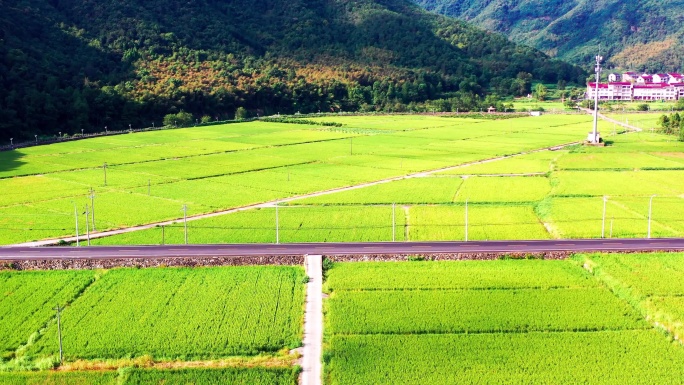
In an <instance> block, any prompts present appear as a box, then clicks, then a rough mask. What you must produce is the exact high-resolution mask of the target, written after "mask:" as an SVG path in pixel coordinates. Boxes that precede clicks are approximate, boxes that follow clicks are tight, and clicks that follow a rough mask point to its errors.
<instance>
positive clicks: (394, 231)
mask: <svg viewBox="0 0 684 385" xmlns="http://www.w3.org/2000/svg"><path fill="white" fill-rule="evenodd" d="M396 206H397V204H396V203H392V242H396V241H397V219H396Z"/></svg>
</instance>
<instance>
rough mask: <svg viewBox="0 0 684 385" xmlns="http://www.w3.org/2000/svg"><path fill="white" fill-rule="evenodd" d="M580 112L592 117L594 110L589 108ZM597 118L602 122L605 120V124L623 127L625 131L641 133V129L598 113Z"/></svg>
mask: <svg viewBox="0 0 684 385" xmlns="http://www.w3.org/2000/svg"><path fill="white" fill-rule="evenodd" d="M582 111H584V112H586V113H587V114H589V115H593V114H594V110H591V109H589V108H582ZM598 117H599V118H601V119H603V120H605V121H606V122H609V123H614V124H617V125H618V126H620V127H624V128H626V129H628V130H630V131H636V132H641V131H643V130H642V129H641V128H639V127H637V126H632V125H630V124H627V123H625V122H621V121H619V120H615V119H613V118H609V117H607V116H605V115H603V114H602V113H600V112H599V114H598Z"/></svg>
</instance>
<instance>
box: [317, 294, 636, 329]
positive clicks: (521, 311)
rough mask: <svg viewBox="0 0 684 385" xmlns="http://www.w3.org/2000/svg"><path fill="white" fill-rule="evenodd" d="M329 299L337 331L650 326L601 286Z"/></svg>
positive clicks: (330, 319)
mask: <svg viewBox="0 0 684 385" xmlns="http://www.w3.org/2000/svg"><path fill="white" fill-rule="evenodd" d="M327 303H328V314H329V317H328V325H329V328H327V329H326V330H327V331H329V332H331V333H336V334H377V333H391V334H406V333H418V334H423V333H477V332H523V331H525V332H529V331H591V330H607V329H609V330H615V329H634V328H646V327H647V326H648V325H647V324H646V323H645V322H644V321H643V320H641V317H640V315H639V314H638V313H637V312H635V311H634V310H633V309H631V308H630V307H629V305H627V304H626V303H624V302H622V301H620V300H619V299H617V298H616V297H615V296H613V295H612V294H610V292H608V291H607V290H605V289H602V288H600V289H599V288H591V289H584V288H583V289H551V290H539V289H520V290H375V291H339V292H335V293H333V294H332V296H331V297H330V299H328V302H327ZM597 309H601V311H600V313H599V312H597ZM392 315H394V316H392Z"/></svg>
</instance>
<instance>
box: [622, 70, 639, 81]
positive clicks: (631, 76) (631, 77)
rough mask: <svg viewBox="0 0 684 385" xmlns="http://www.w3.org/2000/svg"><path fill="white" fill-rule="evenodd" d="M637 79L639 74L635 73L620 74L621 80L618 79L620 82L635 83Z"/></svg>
mask: <svg viewBox="0 0 684 385" xmlns="http://www.w3.org/2000/svg"><path fill="white" fill-rule="evenodd" d="M638 77H639V74H637V73H636V72H632V71H629V72H624V73H623V74H622V79H620V80H622V81H623V82H632V81H634V82H635V81H636V79H637V78H638Z"/></svg>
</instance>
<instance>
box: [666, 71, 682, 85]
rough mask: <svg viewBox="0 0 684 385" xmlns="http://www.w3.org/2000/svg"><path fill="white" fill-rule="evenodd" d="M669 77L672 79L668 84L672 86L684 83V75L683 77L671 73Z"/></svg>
mask: <svg viewBox="0 0 684 385" xmlns="http://www.w3.org/2000/svg"><path fill="white" fill-rule="evenodd" d="M667 75H668V76H669V77H670V79H669V81H668V83H670V84H674V83H684V75H682V74H680V73H676V72H672V73H669V74H667Z"/></svg>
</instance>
